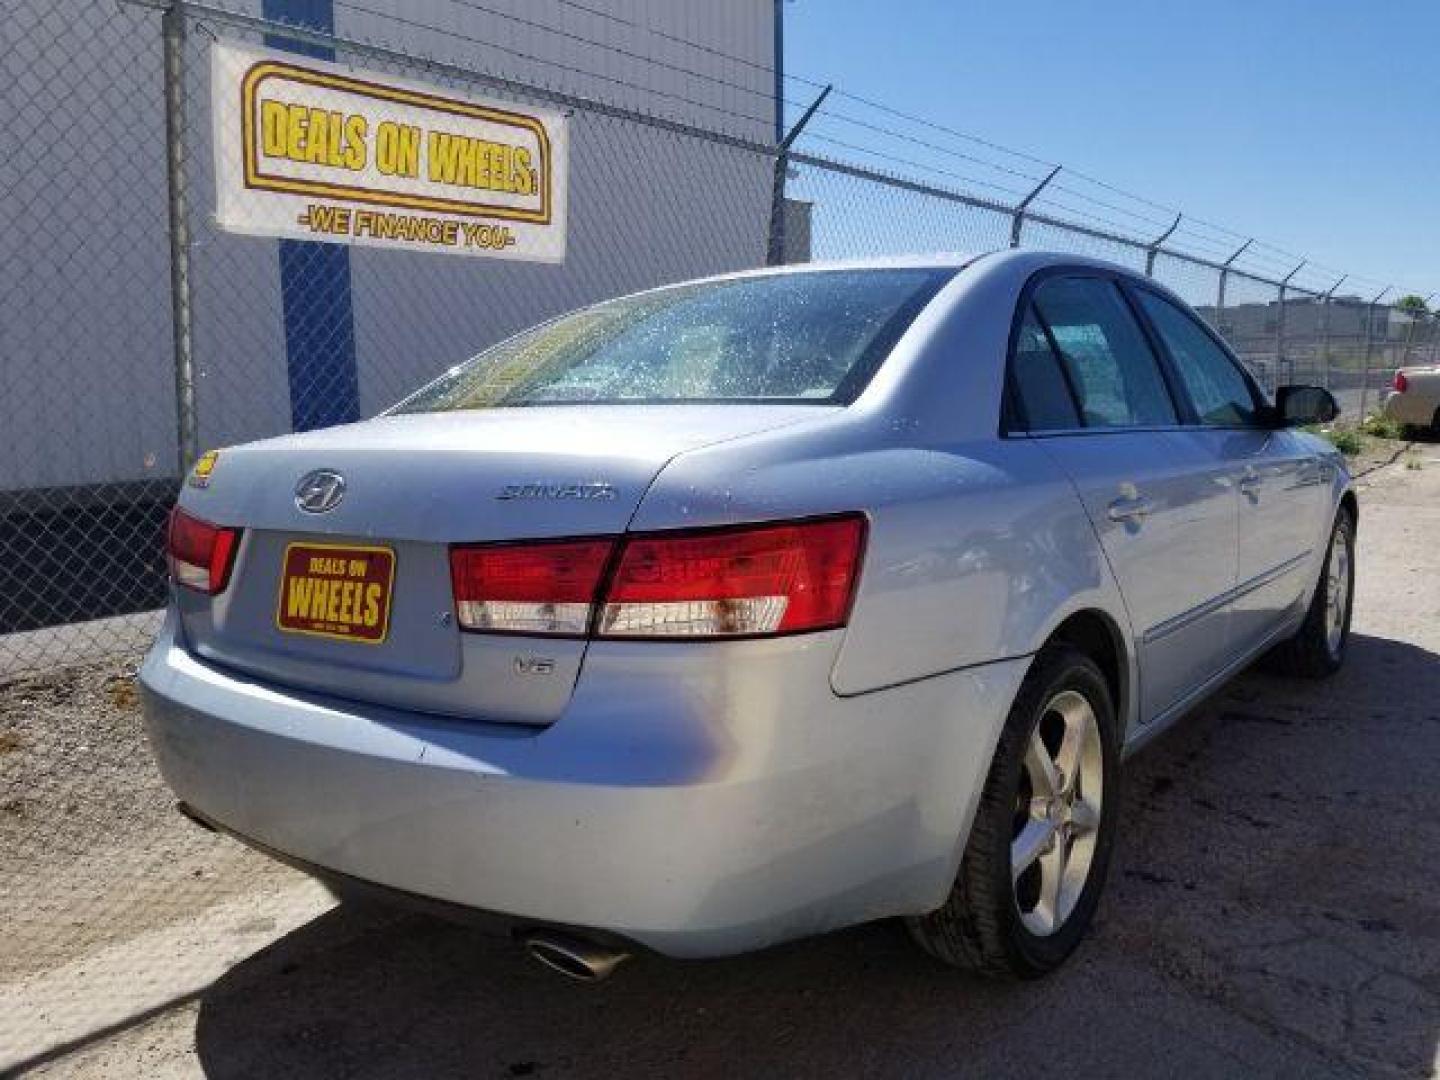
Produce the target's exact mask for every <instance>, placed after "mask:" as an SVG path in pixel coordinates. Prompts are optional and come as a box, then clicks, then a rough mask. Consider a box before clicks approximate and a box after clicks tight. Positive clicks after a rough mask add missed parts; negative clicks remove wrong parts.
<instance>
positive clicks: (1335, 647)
mask: <svg viewBox="0 0 1440 1080" xmlns="http://www.w3.org/2000/svg"><path fill="white" fill-rule="evenodd" d="M1337 589H1338V590H1340V591H1339V601H1338V606H1339V610H1338V612H1337V610H1336V606H1337V605H1336V596H1337ZM1354 601H1355V516H1354V515H1353V514H1352V513H1351V512H1350V510H1349V509H1348V508H1346V507H1343V506H1342V507H1341V508H1340V512H1339V513H1338V514H1336V515H1335V525H1334V527H1333V528H1332V529H1331V530H1330V542H1329V544H1327V545H1326V548H1325V561H1324V562H1323V563H1321V565H1320V580H1319V581H1318V582H1317V583H1316V585H1315V595H1314V596H1313V597H1312V598H1311V600H1310V608H1309V610H1308V611H1306V613H1305V621H1304V622H1303V623H1301V625H1300V629H1299V630H1298V631H1296V633H1295V636H1294V637H1291V638H1289V639H1288V640H1286V641H1283V642H1281V643H1280V644H1279V645H1278V646H1276V647H1275V648H1274V649H1272V650H1271V651H1270V654H1269V655H1268V656H1267V657H1266V658H1265V660H1266V662H1265V666H1266V667H1267V668H1269V669H1270V670H1271V671H1273V672H1274V673H1275V674H1277V675H1288V676H1291V677H1292V678H1300V679H1323V678H1326V677H1327V676H1329V675H1333V674H1335V672H1337V671H1339V670H1340V666H1341V665H1342V664H1343V663H1344V662H1345V650H1346V647H1347V646H1348V644H1349V641H1350V616H1351V613H1352V612H1353V610H1354V607H1355V603H1354Z"/></svg>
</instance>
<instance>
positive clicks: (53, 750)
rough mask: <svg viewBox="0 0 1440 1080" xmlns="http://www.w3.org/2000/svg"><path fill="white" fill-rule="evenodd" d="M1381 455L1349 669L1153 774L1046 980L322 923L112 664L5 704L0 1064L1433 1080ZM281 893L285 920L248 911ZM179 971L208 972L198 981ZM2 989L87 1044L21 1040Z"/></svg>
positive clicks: (1272, 699) (1389, 494)
mask: <svg viewBox="0 0 1440 1080" xmlns="http://www.w3.org/2000/svg"><path fill="white" fill-rule="evenodd" d="M1388 457H1389V455H1388V454H1387V453H1384V452H1379V451H1377V452H1375V453H1374V454H1373V455H1372V457H1371V458H1370V459H1369V460H1368V461H1366V462H1361V463H1359V465H1360V469H1357V471H1361V470H1363V469H1366V468H1373V471H1370V472H1368V474H1367V475H1365V476H1364V477H1363V479H1362V480H1361V481H1360V484H1361V487H1362V491H1361V503H1362V510H1361V525H1360V560H1359V581H1358V586H1357V606H1356V614H1355V624H1354V635H1355V636H1354V637H1353V639H1352V650H1353V651H1352V654H1351V656H1350V659H1349V662H1348V664H1347V666H1346V668H1345V670H1344V671H1343V672H1341V673H1340V675H1338V676H1337V677H1335V678H1334V679H1332V680H1330V681H1328V682H1325V683H1322V684H1307V683H1300V682H1291V681H1285V680H1280V679H1275V678H1271V677H1267V676H1264V675H1259V674H1251V675H1247V676H1245V677H1244V678H1242V679H1241V680H1239V681H1238V682H1236V683H1235V684H1233V685H1232V686H1231V687H1230V688H1229V689H1228V690H1227V691H1226V692H1225V693H1224V694H1223V695H1221V696H1220V697H1218V698H1217V699H1215V700H1214V701H1213V702H1211V703H1210V704H1209V705H1208V706H1206V707H1205V708H1203V709H1202V710H1200V711H1199V712H1197V713H1196V714H1195V715H1194V716H1193V717H1192V718H1190V720H1188V721H1187V722H1186V723H1185V724H1183V725H1182V726H1181V727H1180V728H1178V729H1177V730H1176V731H1175V732H1174V734H1172V735H1170V736H1168V737H1167V738H1165V739H1164V740H1161V742H1160V743H1159V744H1158V745H1157V746H1155V747H1153V748H1152V749H1150V750H1148V751H1146V752H1145V753H1143V754H1141V755H1140V756H1138V757H1137V758H1135V759H1134V760H1133V761H1132V762H1131V763H1130V765H1129V767H1128V768H1127V777H1126V782H1127V793H1126V802H1127V806H1126V809H1125V817H1124V820H1123V823H1122V828H1121V837H1120V845H1119V849H1118V851H1117V856H1116V860H1115V863H1114V866H1113V868H1112V876H1111V880H1110V885H1109V889H1108V891H1107V895H1106V899H1105V901H1104V903H1103V904H1102V907H1101V911H1100V916H1099V919H1098V923H1097V925H1096V927H1095V930H1094V932H1093V934H1092V935H1091V938H1090V939H1089V940H1088V941H1087V942H1086V943H1085V945H1084V946H1083V947H1082V949H1081V951H1080V952H1079V953H1078V954H1077V956H1076V957H1075V958H1074V961H1073V962H1072V963H1071V964H1070V965H1068V966H1067V967H1066V968H1065V969H1064V970H1062V971H1061V972H1060V973H1058V974H1057V975H1056V976H1054V977H1052V978H1050V979H1047V980H1044V981H1042V982H1039V983H1033V984H1026V985H1021V986H1006V985H993V984H986V983H981V982H977V981H974V980H971V979H968V978H965V977H963V976H958V975H956V974H954V973H951V972H949V971H946V970H944V969H941V968H939V967H937V966H936V965H934V964H933V963H931V962H929V961H928V960H926V959H925V958H924V957H923V956H921V955H920V954H919V953H918V952H917V951H916V950H914V949H913V947H912V946H911V945H910V944H909V942H908V941H906V940H905V938H904V935H903V933H902V932H901V931H900V930H899V929H898V928H897V927H896V926H894V925H893V924H878V925H874V926H868V927H862V928H858V929H855V930H852V931H847V932H844V933H839V934H834V935H831V936H829V937H826V938H821V939H817V940H813V941H807V942H799V943H795V944H792V945H788V946H785V947H782V948H778V949H774V950H770V951H768V952H766V953H762V954H758V955H754V956H749V957H743V958H739V959H735V960H728V961H713V962H705V963H686V964H682V963H675V962H670V961H665V960H662V959H659V958H654V957H643V958H640V959H637V960H635V961H633V962H632V963H631V964H630V965H628V966H627V967H625V968H623V969H622V970H621V972H620V973H619V974H618V975H617V976H616V977H615V978H614V979H612V980H610V981H609V982H607V983H605V984H603V985H602V986H600V987H582V986H578V985H575V984H571V983H567V982H565V981H563V980H560V979H558V978H557V977H555V976H552V975H550V974H548V973H546V972H544V971H543V970H541V969H539V968H538V967H536V966H535V965H533V964H531V963H530V962H528V961H526V960H524V959H523V958H522V957H521V956H520V955H519V953H518V951H517V950H516V949H515V948H514V947H512V946H510V945H509V944H508V943H505V942H497V941H494V940H490V939H486V938H483V937H480V936H478V935H476V934H474V933H473V932H471V931H468V930H466V929H463V928H459V927H455V926H451V925H448V924H445V923H441V922H437V921H433V920H430V919H427V918H423V917H420V916H415V915H408V914H406V915H401V914H395V913H390V912H384V911H374V910H355V909H350V908H348V907H343V908H333V909H328V908H327V905H326V904H324V903H317V902H316V901H315V899H314V897H313V896H310V895H309V894H305V896H304V898H303V901H302V900H301V899H297V897H300V896H301V893H300V892H299V891H297V890H300V889H302V888H303V886H302V884H301V883H302V882H303V879H301V878H299V877H298V876H296V875H292V874H291V873H290V872H289V871H286V870H283V869H281V868H279V867H275V866H272V865H271V864H269V863H267V862H265V861H264V860H262V859H259V858H258V857H255V856H253V855H251V854H250V853H248V852H246V851H244V850H243V849H241V848H240V847H239V846H238V845H235V844H233V843H230V842H228V841H224V840H221V839H218V838H216V837H213V836H210V835H208V834H206V833H203V832H201V831H199V830H197V829H195V828H193V827H191V826H188V825H185V824H184V823H181V822H179V821H177V819H176V818H175V817H174V816H173V814H171V813H170V811H169V805H170V804H169V799H168V797H167V796H166V794H165V791H164V789H163V786H162V785H161V784H160V783H159V781H158V778H157V777H156V776H155V774H154V772H153V769H152V768H151V766H150V764H149V759H148V756H147V755H146V753H145V751H144V748H143V738H142V735H141V732H140V727H139V722H138V715H137V712H136V709H135V701H134V691H133V682H132V680H131V678H130V676H129V674H128V673H117V672H116V670H115V668H114V667H113V665H112V666H110V667H108V668H105V669H88V670H79V669H77V670H72V671H68V672H65V673H62V674H60V675H58V676H57V675H51V676H48V677H46V678H43V679H30V680H25V679H12V680H11V681H9V682H7V683H0V925H3V926H4V927H5V933H4V934H3V935H0V1062H4V1061H6V1060H10V1061H11V1062H12V1063H14V1062H20V1061H23V1060H27V1059H28V1060H29V1062H30V1064H31V1066H32V1067H33V1069H34V1072H35V1073H36V1074H41V1075H46V1076H81V1077H106V1078H109V1077H125V1076H193V1075H198V1074H201V1073H204V1074H208V1075H212V1076H227V1077H228V1076H256V1075H287V1076H288V1075H295V1076H301V1075H307V1076H308V1075H316V1076H399V1077H438V1076H462V1075H463V1076H498V1077H505V1076H532V1075H533V1076H556V1077H559V1076H567V1077H568V1076H616V1075H645V1076H649V1075H676V1074H683V1075H687V1076H688V1075H697V1076H712V1075H713V1076H733V1075H751V1074H755V1073H759V1072H761V1071H762V1070H763V1071H765V1072H767V1073H778V1074H781V1075H787V1076H798V1075H803V1076H812V1075H813V1076H833V1075H836V1074H842V1075H855V1074H867V1075H896V1074H900V1075H916V1076H969V1075H983V1076H1016V1077H1019V1076H1029V1075H1032V1074H1034V1073H1036V1072H1039V1071H1043V1070H1049V1069H1054V1068H1057V1067H1058V1068H1063V1069H1065V1070H1067V1071H1070V1072H1072V1073H1075V1074H1077V1075H1095V1076H1126V1077H1137V1076H1171V1075H1185V1076H1233V1075H1270V1076H1307V1077H1309V1076H1357V1075H1367V1076H1374V1075H1380V1076H1428V1075H1433V1074H1435V1073H1436V1071H1437V1043H1440V787H1437V785H1436V784H1435V782H1434V769H1435V768H1436V766H1437V763H1440V545H1437V544H1436V543H1435V537H1436V536H1437V535H1440V447H1435V446H1428V447H1420V448H1419V449H1418V451H1417V452H1416V453H1415V454H1413V455H1411V456H1410V457H1409V458H1408V459H1405V458H1401V459H1398V460H1397V461H1395V462H1394V463H1391V464H1385V463H1384V462H1385V461H1386V460H1387V459H1388ZM1406 460H1412V461H1414V462H1415V463H1417V464H1419V465H1420V466H1421V467H1420V468H1419V469H1415V468H1407V467H1406ZM262 896H264V897H272V898H276V899H275V903H277V904H282V905H289V906H288V907H282V908H280V909H276V910H281V911H282V914H281V915H279V916H275V915H273V914H271V915H263V916H254V915H244V914H243V912H244V911H248V910H250V909H249V908H246V907H244V906H243V905H247V904H258V903H260V901H257V900H256V897H262ZM306 904H308V905H310V906H309V907H308V908H307V907H305V906H304V905H306ZM237 905H241V906H239V907H237ZM285 911H288V912H289V913H290V914H291V915H292V916H293V917H292V918H288V919H287V918H286V917H284V914H283V912H285ZM236 912H242V914H236ZM312 916H313V917H312ZM181 934H188V935H189V936H188V937H183V936H180V937H177V935H181ZM212 940H218V941H220V943H221V945H222V946H223V948H221V950H220V951H219V952H215V953H214V956H210V952H207V949H208V946H209V943H210V942H211V941H212ZM177 941H180V942H182V945H180V946H176V945H175V942H177ZM135 942H140V943H142V945H141V946H139V947H132V948H130V949H129V951H123V950H124V949H125V947H126V946H127V945H129V946H133V945H134V943H135ZM153 942H161V943H162V944H160V945H152V944H151V943H153ZM117 950H122V951H120V952H117ZM211 951H213V950H211ZM116 956H120V957H121V958H122V961H123V962H117V961H116V959H115V958H116ZM177 957H179V958H180V960H178V961H177ZM187 957H188V958H195V965H194V966H195V968H196V971H202V970H204V969H205V963H210V964H211V965H212V967H213V971H214V977H211V976H210V975H208V974H206V975H205V976H204V977H203V979H201V980H200V981H196V980H197V976H196V974H195V972H194V971H191V972H188V973H187V972H182V971H177V970H176V968H177V965H178V966H180V967H183V966H184V963H183V961H184V959H185V958H187ZM202 957H210V958H209V959H208V960H206V961H205V963H202V962H201V960H200V958H202ZM127 965H132V966H133V970H132V966H127ZM87 971H88V972H89V973H88V974H87ZM57 972H63V973H64V975H63V977H61V976H59V975H57V974H56V973H57ZM96 972H99V973H101V974H102V975H103V976H104V978H99V977H97V976H96V974H95V973H96ZM137 980H138V981H146V980H149V981H150V982H151V983H153V984H154V986H153V990H154V996H155V999H156V1000H157V1001H158V1002H160V1004H158V1005H157V1006H156V1007H154V1008H137V1009H135V1010H134V1012H135V1013H136V1014H137V1015H133V1016H131V1015H128V1014H125V1013H121V1014H120V1015H118V1016H116V1017H114V1018H112V1017H111V1014H112V1013H113V1012H114V1010H113V1009H112V1010H111V1013H106V1012H105V1010H104V1009H103V1008H102V1007H101V1006H103V1005H104V1004H105V1003H106V1002H107V1001H109V1000H110V999H111V998H114V997H116V996H117V995H120V992H121V990H122V989H123V987H122V986H121V985H120V983H121V982H133V981H137ZM187 980H188V981H187ZM7 991H8V992H10V993H11V994H12V997H14V999H15V1001H17V1002H18V1003H19V1007H20V1008H21V1010H22V1011H24V1010H26V1009H28V1010H31V1011H33V1013H34V1014H35V1015H40V1014H46V1015H52V1014H53V1015H54V1016H56V1017H58V1018H59V1020H61V1021H66V1022H68V1024H69V1026H68V1027H66V1026H65V1024H64V1023H62V1024H60V1027H59V1028H55V1027H53V1026H52V1027H51V1028H49V1029H46V1028H44V1026H43V1025H41V1026H38V1027H34V1028H33V1029H32V1028H29V1027H26V1025H25V1024H24V1023H20V1022H16V1021H15V1020H14V1018H13V1017H12V1019H11V1020H10V1021H8V1022H9V1024H10V1027H9V1028H8V1029H7V1027H6V1024H7V1020H6V1019H5V1018H4V1017H5V1015H6V1009H5V1002H6V998H5V994H6V993H7ZM167 1002H170V1004H168V1005H167V1004H166V1003H167ZM91 1013H93V1014H94V1016H95V1019H94V1020H93V1022H91V1023H88V1024H87V1023H86V1021H87V1017H88V1016H89V1015H90V1014H91ZM92 1027H93V1028H103V1029H104V1030H102V1031H100V1032H98V1033H95V1034H86V1032H88V1031H89V1029H90V1028H92ZM60 1029H63V1030H64V1031H65V1032H66V1033H67V1034H66V1035H65V1037H63V1038H61V1037H58V1036H55V1035H54V1034H53V1032H54V1031H56V1030H60ZM46 1030H49V1031H51V1032H52V1035H51V1042H48V1043H47V1042H45V1041H43V1040H42V1041H39V1042H37V1041H35V1040H36V1038H37V1037H38V1036H37V1035H36V1034H35V1032H36V1031H39V1032H42V1033H43V1032H44V1031H46ZM7 1031H8V1033H9V1035H8V1038H9V1043H10V1045H7ZM27 1040H28V1041H27ZM56 1042H62V1043H64V1044H65V1045H64V1046H63V1047H59V1048H55V1046H54V1044H55V1043H56ZM7 1052H8V1053H7ZM0 1069H3V1065H0Z"/></svg>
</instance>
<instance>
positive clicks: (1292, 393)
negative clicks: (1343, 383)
mask: <svg viewBox="0 0 1440 1080" xmlns="http://www.w3.org/2000/svg"><path fill="white" fill-rule="evenodd" d="M1339 415H1340V403H1339V402H1338V401H1336V400H1335V395H1334V394H1332V393H1330V391H1329V390H1326V389H1325V388H1324V387H1323V386H1282V387H1280V388H1279V389H1278V390H1276V391H1275V420H1276V422H1277V424H1278V425H1279V426H1280V427H1299V426H1302V425H1304V424H1328V423H1329V422H1330V421H1331V420H1334V419H1335V418H1336V417H1337V416H1339Z"/></svg>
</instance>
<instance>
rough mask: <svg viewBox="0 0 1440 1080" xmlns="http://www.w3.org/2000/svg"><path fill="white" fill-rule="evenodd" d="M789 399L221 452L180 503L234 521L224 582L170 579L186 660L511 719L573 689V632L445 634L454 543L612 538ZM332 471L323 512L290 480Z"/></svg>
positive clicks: (373, 432)
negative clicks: (686, 460) (677, 474)
mask: <svg viewBox="0 0 1440 1080" xmlns="http://www.w3.org/2000/svg"><path fill="white" fill-rule="evenodd" d="M828 411H829V410H828V409H825V408H823V407H816V406H795V405H723V404H705V405H692V404H684V405H681V404H676V405H650V406H648V407H646V408H643V409H641V408H637V407H632V406H605V407H596V406H586V407H572V406H562V407H549V408H519V409H496V410H481V411H474V412H457V413H444V414H426V415H406V416H394V417H382V418H379V419H377V420H372V421H369V422H366V423H361V424H354V425H348V426H345V427H340V428H332V429H328V430H325V431H318V432H311V433H306V434H301V435H292V436H286V437H283V438H279V439H272V440H269V441H267V442H262V443H254V444H250V445H247V446H242V447H236V448H233V449H227V450H224V451H222V452H221V454H220V455H219V457H218V459H217V461H216V463H215V466H214V468H213V470H212V472H211V473H210V475H209V477H208V482H207V484H206V486H204V487H195V486H193V485H190V486H187V488H186V489H185V491H184V493H183V496H182V500H181V503H182V506H183V508H184V509H185V510H186V511H187V512H188V513H191V514H194V515H195V516H197V517H200V518H203V519H205V520H207V521H211V522H214V523H216V524H220V525H228V526H239V527H241V528H243V529H244V534H243V537H242V539H241V542H240V546H239V550H238V553H237V556H236V562H235V567H234V571H233V573H232V576H231V581H230V584H229V587H228V588H227V589H226V590H225V591H224V592H223V593H222V594H221V595H219V596H216V597H207V596H204V595H202V594H199V593H195V592H192V591H190V590H187V589H183V588H182V589H179V590H178V594H179V603H180V609H181V615H182V619H183V623H184V631H185V639H186V642H187V645H188V647H189V648H191V649H192V650H193V651H194V652H195V653H196V654H197V655H200V656H202V657H205V658H206V659H209V660H211V661H213V662H216V663H219V664H222V665H224V666H226V667H229V668H232V669H236V670H239V671H242V672H245V673H248V674H251V675H254V676H256V677H259V678H261V679H264V680H265V681H267V682H271V683H276V684H281V685H285V686H288V687H295V688H299V689H304V690H311V691H315V692H319V693H323V694H328V695H333V696H338V697H344V698H350V699H356V700H363V701H369V702H374V703H377V704H382V705H389V706H394V707H398V708H404V709H410V710H418V711H424V712H432V713H439V714H445V715H452V716H460V717H477V718H485V719H491V720H499V721H512V722H518V723H530V724H544V723H548V722H550V721H552V720H553V719H555V717H556V716H557V715H558V714H559V712H560V710H561V709H563V708H564V705H565V703H566V702H567V701H568V700H569V696H570V692H571V690H572V689H573V686H574V681H575V678H576V676H577V675H578V673H579V666H580V662H581V659H582V658H583V655H584V646H585V643H584V642H583V641H579V640H575V639H568V638H554V637H521V636H497V635H483V634H467V633H462V632H461V631H459V630H458V629H457V627H456V625H455V618H454V602H453V596H452V593H451V582H450V568H449V548H450V545H451V544H455V543H485V542H501V541H516V540H539V539H547V538H554V537H580V536H587V535H613V534H619V533H621V532H624V531H625V528H626V525H627V523H628V522H629V520H630V518H631V516H632V515H633V514H634V512H635V509H636V508H637V507H638V506H639V504H640V500H641V499H642V498H643V496H644V493H645V491H646V489H647V488H648V486H649V485H650V483H651V481H652V480H653V479H654V478H655V476H656V475H657V474H658V473H659V472H660V470H661V469H662V468H663V467H664V466H665V464H666V463H667V462H668V461H670V460H671V459H672V458H673V457H675V456H676V455H677V454H681V453H684V452H686V451H687V450H692V449H696V448H698V447H701V446H707V445H713V444H714V443H717V442H722V441H726V440H730V439H735V438H740V437H743V436H746V435H750V434H754V433H757V432H761V431H766V430H770V429H773V428H775V427H779V426H785V425H788V424H794V423H797V422H800V421H802V420H806V419H813V418H815V417H816V416H817V414H821V413H824V412H828ZM317 471H323V472H324V473H327V474H332V475H335V476H338V477H341V478H342V479H343V493H342V494H341V495H340V497H339V499H338V502H336V503H335V504H334V505H333V506H332V507H331V508H330V509H328V510H325V511H324V512H319V513H314V512H306V511H305V510H303V509H301V507H300V506H299V505H298V502H297V486H298V485H300V484H301V481H302V480H303V479H304V478H306V477H307V476H309V475H310V474H312V473H315V472H317Z"/></svg>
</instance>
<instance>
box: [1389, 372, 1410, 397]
mask: <svg viewBox="0 0 1440 1080" xmlns="http://www.w3.org/2000/svg"><path fill="white" fill-rule="evenodd" d="M1391 385H1392V386H1394V387H1395V392H1396V393H1397V394H1403V393H1405V391H1406V390H1409V389H1410V380H1409V379H1407V378H1405V372H1403V371H1397V372H1395V381H1394V382H1393V383H1391Z"/></svg>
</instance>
